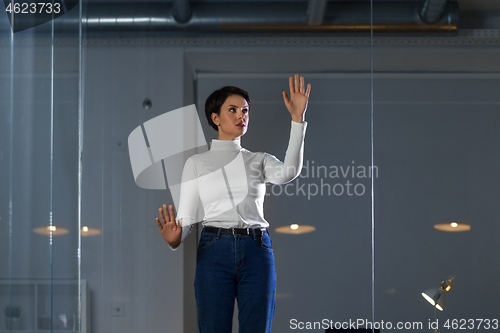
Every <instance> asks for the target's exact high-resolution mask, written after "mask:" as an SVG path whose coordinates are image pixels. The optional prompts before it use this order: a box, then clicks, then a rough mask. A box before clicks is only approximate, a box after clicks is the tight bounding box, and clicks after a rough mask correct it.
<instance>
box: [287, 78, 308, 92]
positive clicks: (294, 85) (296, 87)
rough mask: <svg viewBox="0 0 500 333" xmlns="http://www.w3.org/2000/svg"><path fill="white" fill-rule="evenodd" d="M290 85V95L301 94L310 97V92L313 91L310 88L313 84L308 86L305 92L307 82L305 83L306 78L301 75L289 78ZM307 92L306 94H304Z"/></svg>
mask: <svg viewBox="0 0 500 333" xmlns="http://www.w3.org/2000/svg"><path fill="white" fill-rule="evenodd" d="M288 85H289V86H290V94H293V93H296V92H298V93H301V94H304V95H306V96H308V97H309V92H310V90H311V88H310V86H311V84H308V85H307V91H305V90H306V89H305V82H304V77H303V76H300V77H299V74H295V76H294V77H293V76H290V77H289V78H288ZM304 91H305V92H304Z"/></svg>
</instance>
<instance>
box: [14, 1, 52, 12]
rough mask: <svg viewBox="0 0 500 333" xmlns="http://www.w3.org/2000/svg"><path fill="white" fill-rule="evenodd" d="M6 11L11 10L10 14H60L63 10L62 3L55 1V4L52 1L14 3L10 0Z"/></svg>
mask: <svg viewBox="0 0 500 333" xmlns="http://www.w3.org/2000/svg"><path fill="white" fill-rule="evenodd" d="M5 11H7V12H9V13H10V14H12V13H14V14H42V13H46V14H51V13H52V12H54V13H55V14H59V13H60V12H61V4H60V3H57V2H55V3H54V5H52V3H51V2H48V3H45V2H38V3H35V2H32V3H26V2H25V3H15V4H14V5H12V2H9V5H8V6H7V8H5Z"/></svg>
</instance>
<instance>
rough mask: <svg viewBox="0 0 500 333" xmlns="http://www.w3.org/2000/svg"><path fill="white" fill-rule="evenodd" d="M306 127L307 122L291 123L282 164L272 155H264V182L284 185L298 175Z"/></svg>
mask: <svg viewBox="0 0 500 333" xmlns="http://www.w3.org/2000/svg"><path fill="white" fill-rule="evenodd" d="M306 127H307V122H303V123H297V122H294V121H292V125H291V130H290V140H289V142H288V148H287V150H286V154H285V160H284V161H283V162H281V161H280V160H279V159H277V158H276V157H275V156H273V155H270V154H265V158H264V175H265V180H266V182H270V183H273V184H285V183H288V182H290V181H292V180H293V179H295V178H296V177H297V176H298V175H299V174H300V171H301V170H302V162H303V154H304V137H305V133H306Z"/></svg>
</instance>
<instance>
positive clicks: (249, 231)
mask: <svg viewBox="0 0 500 333" xmlns="http://www.w3.org/2000/svg"><path fill="white" fill-rule="evenodd" d="M219 230H220V233H221V234H231V235H253V234H254V232H255V234H256V235H264V234H266V233H268V231H267V228H216V227H204V228H203V231H202V232H210V233H213V234H218V233H219Z"/></svg>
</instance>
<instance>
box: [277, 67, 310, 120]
mask: <svg viewBox="0 0 500 333" xmlns="http://www.w3.org/2000/svg"><path fill="white" fill-rule="evenodd" d="M293 81H294V80H293V77H291V76H290V77H289V78H288V83H289V85H290V98H289V97H288V94H287V93H286V91H284V90H283V99H284V100H285V105H286V108H287V109H288V111H289V112H290V114H291V115H292V120H293V121H295V122H297V123H303V122H304V119H305V114H306V110H307V103H308V101H309V93H310V92H311V84H308V85H307V90H305V86H304V77H303V76H301V77H300V81H299V74H295V84H294V82H293Z"/></svg>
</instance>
